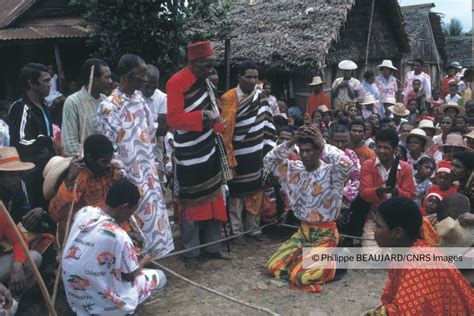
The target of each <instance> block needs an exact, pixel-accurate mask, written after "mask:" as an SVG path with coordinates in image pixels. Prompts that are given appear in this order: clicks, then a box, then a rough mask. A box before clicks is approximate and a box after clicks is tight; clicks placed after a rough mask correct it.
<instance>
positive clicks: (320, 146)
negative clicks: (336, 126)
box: [298, 131, 324, 150]
mask: <svg viewBox="0 0 474 316" xmlns="http://www.w3.org/2000/svg"><path fill="white" fill-rule="evenodd" d="M321 134H322V131H321ZM302 144H311V145H313V147H314V149H316V150H322V149H323V148H324V143H321V144H316V143H315V142H314V140H313V139H312V138H310V137H303V138H301V139H300V140H299V141H298V146H299V145H302Z"/></svg>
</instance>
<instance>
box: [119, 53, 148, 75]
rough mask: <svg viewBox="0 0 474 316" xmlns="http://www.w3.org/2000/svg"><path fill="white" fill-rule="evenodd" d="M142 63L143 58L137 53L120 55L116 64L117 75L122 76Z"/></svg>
mask: <svg viewBox="0 0 474 316" xmlns="http://www.w3.org/2000/svg"><path fill="white" fill-rule="evenodd" d="M144 63H145V61H144V60H143V58H141V57H139V56H137V55H134V54H125V55H122V57H120V60H119V62H118V65H117V71H118V74H119V76H123V75H125V74H127V73H129V72H130V71H132V69H134V68H137V67H138V66H139V65H140V64H144Z"/></svg>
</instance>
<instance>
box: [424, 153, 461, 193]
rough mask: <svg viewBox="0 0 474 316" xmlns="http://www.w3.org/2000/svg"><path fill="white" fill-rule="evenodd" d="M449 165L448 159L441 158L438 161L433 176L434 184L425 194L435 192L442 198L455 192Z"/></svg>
mask: <svg viewBox="0 0 474 316" xmlns="http://www.w3.org/2000/svg"><path fill="white" fill-rule="evenodd" d="M451 167H452V163H451V162H450V161H446V160H443V161H440V162H439V163H438V168H437V169H436V177H435V179H436V185H433V186H432V187H431V188H429V189H428V191H427V192H426V194H427V195H428V194H430V193H437V194H439V195H440V196H441V197H442V198H443V199H444V198H446V197H447V196H449V195H451V194H454V193H456V192H457V188H456V187H455V186H454V185H453V182H452V179H451Z"/></svg>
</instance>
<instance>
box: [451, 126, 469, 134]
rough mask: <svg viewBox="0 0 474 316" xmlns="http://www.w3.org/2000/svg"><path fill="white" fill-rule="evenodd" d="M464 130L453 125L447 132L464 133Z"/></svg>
mask: <svg viewBox="0 0 474 316" xmlns="http://www.w3.org/2000/svg"><path fill="white" fill-rule="evenodd" d="M464 133H465V130H464V128H462V127H459V126H453V127H450V128H449V132H448V134H464Z"/></svg>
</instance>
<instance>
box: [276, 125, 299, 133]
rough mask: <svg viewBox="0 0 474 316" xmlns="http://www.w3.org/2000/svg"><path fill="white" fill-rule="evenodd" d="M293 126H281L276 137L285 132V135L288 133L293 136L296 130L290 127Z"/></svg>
mask: <svg viewBox="0 0 474 316" xmlns="http://www.w3.org/2000/svg"><path fill="white" fill-rule="evenodd" d="M292 126H293V125H291V126H290V125H287V126H283V127H282V128H280V130H279V131H278V135H280V133H281V132H287V133H290V134H292V135H294V134H295V132H296V130H295V128H293V127H292Z"/></svg>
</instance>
